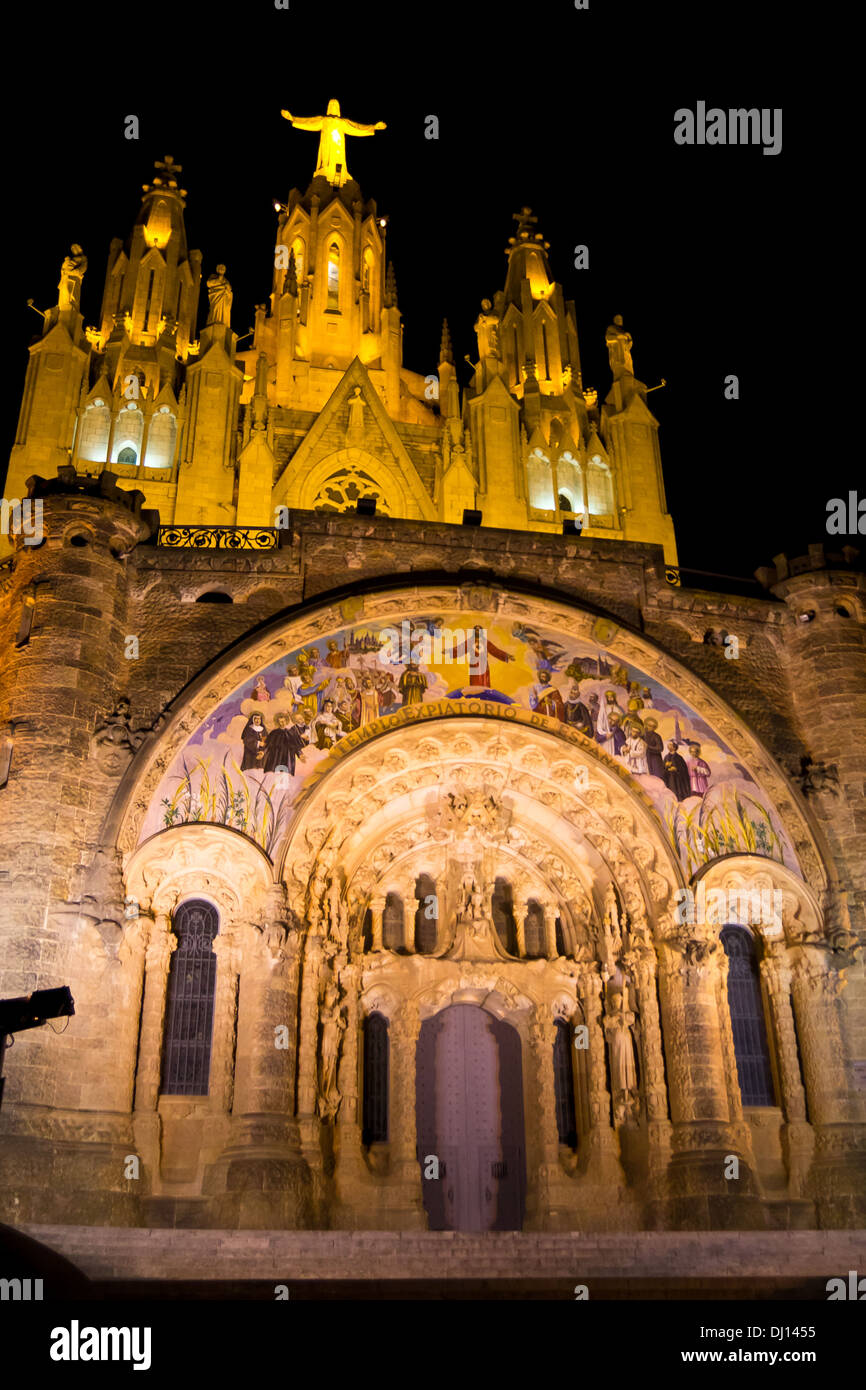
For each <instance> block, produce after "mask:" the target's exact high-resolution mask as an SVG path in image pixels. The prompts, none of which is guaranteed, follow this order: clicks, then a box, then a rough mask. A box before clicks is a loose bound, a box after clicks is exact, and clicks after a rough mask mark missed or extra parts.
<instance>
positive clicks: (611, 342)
mask: <svg viewBox="0 0 866 1390" xmlns="http://www.w3.org/2000/svg"><path fill="white" fill-rule="evenodd" d="M604 339H605V342H606V343H607V353H608V357H609V358H610V369H611V371H612V372H613V378H614V381H616V380H617V379H618V378H619V377H621V376H634V365H633V363H632V360H631V349H632V337H631V334H630V333H629V331H628V329H627V328H623V326H622V314H615V315H614V319H613V323H612V324H611V325H610V327H609V328H608V330H607V332H606V333H605V335H604Z"/></svg>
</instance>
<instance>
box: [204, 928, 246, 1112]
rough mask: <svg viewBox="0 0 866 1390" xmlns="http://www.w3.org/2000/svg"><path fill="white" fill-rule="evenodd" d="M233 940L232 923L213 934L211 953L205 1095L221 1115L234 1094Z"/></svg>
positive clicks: (236, 956)
mask: <svg viewBox="0 0 866 1390" xmlns="http://www.w3.org/2000/svg"><path fill="white" fill-rule="evenodd" d="M236 943H237V938H236V928H234V927H232V926H226V927H224V928H223V929H221V930H220V932H219V933H218V935H217V936H215V937H214V943H213V951H214V955H215V956H216V958H217V973H216V991H215V994H214V1010H213V1047H212V1049H211V1064H210V1086H209V1088H208V1095H209V1097H210V1104H211V1109H212V1110H215V1111H216V1112H217V1113H219V1114H224V1115H225V1114H228V1113H229V1112H230V1111H231V1108H232V1099H233V1093H234V1057H235V1039H236V1028H237V1014H238V975H239V973H240V951H239V950H238V946H237V944H236Z"/></svg>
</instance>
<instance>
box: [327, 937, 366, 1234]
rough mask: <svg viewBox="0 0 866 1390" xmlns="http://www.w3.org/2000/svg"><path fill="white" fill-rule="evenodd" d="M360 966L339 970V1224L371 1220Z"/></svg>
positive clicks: (364, 1223) (337, 1180)
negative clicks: (364, 1148)
mask: <svg viewBox="0 0 866 1390" xmlns="http://www.w3.org/2000/svg"><path fill="white" fill-rule="evenodd" d="M360 972H361V966H360V964H359V963H357V962H352V963H351V964H349V965H345V966H344V967H343V969H342V970H341V972H340V984H341V985H342V988H343V990H344V991H345V994H344V999H343V1003H344V1006H345V1010H346V1031H345V1033H344V1034H343V1049H342V1053H341V1055H340V1069H339V1073H338V1082H337V1084H338V1087H339V1091H340V1095H341V1100H340V1109H339V1111H338V1112H337V1120H336V1134H335V1146H334V1147H335V1157H336V1168H335V1186H336V1193H337V1202H338V1209H339V1225H340V1227H341V1229H342V1228H345V1227H347V1226H348V1227H358V1228H363V1227H364V1226H365V1225H366V1224H367V1223H368V1221H369V1203H370V1194H369V1185H370V1174H369V1172H368V1170H367V1166H366V1164H365V1162H364V1159H363V1156H362V1153H361V1118H362V1116H361V1103H360V1088H359V1084H358V1083H359V1079H360V1075H361V1061H360V1045H361V1038H362V1028H363V1020H362V1018H361V1016H360V1010H359V1008H358V987H359V976H360Z"/></svg>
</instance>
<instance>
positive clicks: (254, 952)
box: [207, 890, 311, 1230]
mask: <svg viewBox="0 0 866 1390" xmlns="http://www.w3.org/2000/svg"><path fill="white" fill-rule="evenodd" d="M237 936H238V944H239V948H240V950H239V954H240V977H239V999H238V1027H237V1049H236V1064H235V1081H234V1103H233V1106H232V1122H231V1131H230V1137H229V1142H228V1144H227V1146H226V1148H225V1149H224V1150H223V1152H222V1154H221V1155H220V1157H219V1159H218V1160H217V1162H216V1164H215V1165H214V1167H213V1169H212V1170H211V1172H210V1174H209V1175H208V1182H207V1188H208V1190H210V1191H213V1192H215V1193H217V1194H218V1195H217V1196H216V1198H215V1202H214V1211H213V1218H214V1225H216V1226H228V1227H232V1228H238V1227H240V1228H250V1229H268V1228H275V1229H281V1230H284V1229H296V1228H299V1227H304V1226H308V1225H309V1224H310V1219H311V1211H310V1203H309V1174H308V1172H307V1167H306V1164H305V1162H304V1160H303V1157H302V1155H301V1147H300V1139H299V1135H298V1128H297V1123H296V1121H295V1119H294V1099H295V1061H296V1057H297V1014H298V1011H297V992H298V977H299V946H300V938H299V935H298V933H297V931H292V930H291V927H290V923H289V921H288V913H287V911H286V909H285V905H284V898H283V894H282V891H281V890H275V892H274V894H273V900H272V901H271V902H270V903H269V904H268V906H267V908H266V911H265V915H264V920H263V921H262V922H260V923H258V922H256V923H253V922H245V923H244V924H243V925H241V926H239V927H238V928H237Z"/></svg>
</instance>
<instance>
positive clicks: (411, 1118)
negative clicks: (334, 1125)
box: [388, 999, 427, 1231]
mask: <svg viewBox="0 0 866 1390" xmlns="http://www.w3.org/2000/svg"><path fill="white" fill-rule="evenodd" d="M420 1032H421V1019H420V1017H419V1015H418V1006H417V1004H416V1003H415V1002H414V1000H411V999H407V1000H405V1001H404V1002H403V1004H402V1006H401V1007H400V1009H399V1011H398V1013H397V1014H396V1016H395V1017H394V1018H393V1019H392V1020H391V1026H390V1037H391V1056H390V1063H391V1068H390V1070H391V1076H390V1081H391V1086H390V1089H391V1094H390V1098H389V1099H390V1107H389V1108H390V1121H389V1125H390V1134H391V1140H390V1151H391V1166H390V1175H389V1180H388V1186H389V1189H390V1191H389V1194H388V1205H389V1211H390V1218H391V1219H392V1220H394V1221H395V1225H394V1228H395V1229H397V1230H415V1231H423V1230H426V1227H427V1214H426V1212H425V1210H424V1202H423V1198H422V1195H421V1183H422V1177H421V1165H420V1163H419V1162H418V1137H417V1121H416V1112H415V1076H416V1066H417V1062H416V1050H417V1046H418V1035H419V1033H420Z"/></svg>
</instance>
